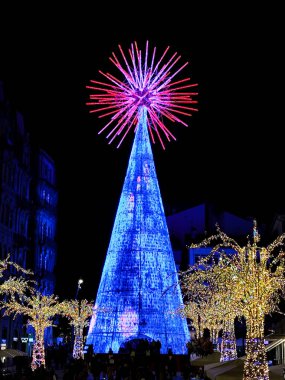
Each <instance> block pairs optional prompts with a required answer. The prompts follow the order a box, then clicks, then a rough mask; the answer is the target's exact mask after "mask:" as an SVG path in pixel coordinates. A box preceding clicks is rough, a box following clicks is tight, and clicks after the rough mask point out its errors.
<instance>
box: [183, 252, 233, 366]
mask: <svg viewBox="0 0 285 380" xmlns="http://www.w3.org/2000/svg"><path fill="white" fill-rule="evenodd" d="M215 253H216V251H213V252H212V253H211V255H209V256H207V257H206V258H202V259H200V260H199V262H198V263H197V264H195V265H194V266H192V267H190V268H189V269H188V270H187V271H185V272H181V274H180V278H181V281H180V285H181V288H182V293H183V295H184V306H183V307H182V309H181V312H182V314H183V315H184V316H186V317H187V318H190V319H191V320H192V322H193V326H194V327H195V329H196V332H197V331H198V336H202V335H203V331H204V329H205V328H207V329H209V330H210V335H211V338H212V341H213V343H215V344H217V347H218V334H219V332H220V331H222V343H221V346H220V347H219V349H220V351H221V358H220V360H221V361H228V360H232V359H236V358H237V351H236V339H235V334H234V319H235V316H236V314H237V313H238V311H237V305H236V303H235V302H234V300H233V298H232V297H231V294H230V292H231V286H232V285H231V284H230V281H229V280H228V277H229V276H230V273H229V271H228V268H227V265H228V263H227V261H228V260H227V256H225V255H224V254H223V252H221V253H220V259H219V262H218V263H217V264H216V263H215ZM197 322H198V323H199V324H198V326H197Z"/></svg>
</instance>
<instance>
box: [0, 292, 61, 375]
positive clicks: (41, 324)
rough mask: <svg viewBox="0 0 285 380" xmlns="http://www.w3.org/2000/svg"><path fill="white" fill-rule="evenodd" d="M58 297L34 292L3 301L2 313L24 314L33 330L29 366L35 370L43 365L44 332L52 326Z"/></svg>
mask: <svg viewBox="0 0 285 380" xmlns="http://www.w3.org/2000/svg"><path fill="white" fill-rule="evenodd" d="M60 310H61V309H60V303H59V302H58V297H57V296H54V295H50V296H44V295H42V294H41V293H39V292H35V293H33V294H31V295H30V296H25V295H23V296H22V297H21V299H20V300H19V299H18V298H17V299H16V298H12V299H11V300H9V301H8V302H6V303H5V312H4V315H11V314H13V315H14V318H15V317H16V316H17V315H19V314H21V315H26V316H27V317H28V318H29V320H28V324H29V325H31V326H32V327H33V328H34V330H35V343H34V347H33V355H32V363H31V368H32V370H35V369H36V368H38V367H40V366H44V367H45V349H44V332H45V329H46V328H47V327H50V326H52V325H53V324H52V319H53V317H54V316H55V315H56V314H59V313H60Z"/></svg>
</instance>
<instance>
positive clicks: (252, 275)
mask: <svg viewBox="0 0 285 380" xmlns="http://www.w3.org/2000/svg"><path fill="white" fill-rule="evenodd" d="M215 240H219V241H220V243H218V244H217V245H216V246H215V247H214V248H213V251H214V252H219V250H221V249H222V248H223V247H229V248H232V250H233V251H234V253H233V254H231V255H221V259H220V261H219V262H218V264H215V263H212V266H213V268H217V269H216V272H217V274H218V275H219V276H218V281H219V287H221V286H222V285H224V287H225V293H226V294H227V297H224V302H225V303H224V306H225V308H227V309H228V310H230V308H231V307H232V306H234V309H233V310H232V311H233V314H237V315H238V316H244V318H245V321H246V331H247V332H246V360H245V364H244V373H243V380H253V379H262V380H269V370H268V362H267V358H266V350H265V344H264V318H265V315H268V314H270V313H272V312H276V311H279V307H278V305H279V302H280V297H283V298H284V296H285V277H284V271H285V255H284V253H283V251H281V250H280V247H281V246H283V245H284V240H285V234H282V235H281V236H279V237H278V238H277V239H276V240H275V241H274V242H273V243H271V244H270V245H268V246H267V247H260V246H259V245H258V243H259V241H260V235H259V233H258V231H257V226H256V222H255V221H254V226H253V242H252V243H251V242H250V241H248V243H247V245H246V246H244V247H242V246H240V245H239V244H238V243H237V242H236V241H235V240H234V239H232V238H230V237H229V236H227V235H226V234H225V233H224V232H222V231H221V230H220V229H219V228H217V234H216V235H213V236H211V237H210V238H208V239H205V240H204V241H203V242H202V243H200V244H199V245H193V246H192V247H198V246H206V245H210V244H212V243H213V242H214V241H215ZM278 248H279V252H278V251H277V249H278ZM204 262H205V261H204ZM219 268H220V269H219ZM210 271H211V269H210ZM207 272H208V271H207V270H205V268H203V269H201V270H197V274H196V276H198V277H199V276H201V279H202V278H204V276H206V275H207ZM219 272H220V273H219ZM209 273H210V272H209ZM201 281H202V280H201ZM227 299H228V301H227Z"/></svg>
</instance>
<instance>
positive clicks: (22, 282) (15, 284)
mask: <svg viewBox="0 0 285 380" xmlns="http://www.w3.org/2000/svg"><path fill="white" fill-rule="evenodd" d="M10 268H14V269H15V270H16V271H17V272H19V273H22V274H24V275H26V276H27V275H32V274H33V272H31V271H30V270H27V269H25V268H23V267H22V266H20V265H19V264H17V263H15V262H13V261H11V260H10V255H9V254H8V255H7V257H6V259H4V260H0V280H3V277H4V273H5V272H6V271H8V270H9V269H10ZM31 282H32V281H28V280H27V279H26V278H24V277H23V276H22V275H21V276H19V277H16V276H9V278H8V279H7V280H4V281H3V282H1V284H0V294H7V295H10V296H14V295H15V294H17V295H22V294H24V293H25V292H26V291H27V290H29V289H31Z"/></svg>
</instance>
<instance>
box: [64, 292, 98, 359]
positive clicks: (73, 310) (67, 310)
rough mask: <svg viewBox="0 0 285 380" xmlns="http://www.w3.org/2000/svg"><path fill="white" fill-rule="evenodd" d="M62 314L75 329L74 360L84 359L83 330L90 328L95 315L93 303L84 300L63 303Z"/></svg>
mask: <svg viewBox="0 0 285 380" xmlns="http://www.w3.org/2000/svg"><path fill="white" fill-rule="evenodd" d="M61 313H62V314H63V315H64V316H65V317H67V318H68V319H69V323H70V324H71V325H72V326H73V327H74V346H73V354H72V356H73V358H74V359H81V358H82V359H83V346H84V342H83V330H84V327H87V326H89V321H90V317H91V316H92V314H93V303H90V302H88V301H87V300H86V299H83V300H70V301H63V302H62V304H61Z"/></svg>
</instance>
